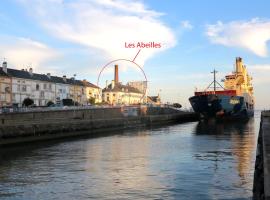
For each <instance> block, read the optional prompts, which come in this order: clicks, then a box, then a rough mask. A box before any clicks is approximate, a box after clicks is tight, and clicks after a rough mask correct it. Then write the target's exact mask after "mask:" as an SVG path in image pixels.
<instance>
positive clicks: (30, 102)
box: [23, 97, 34, 107]
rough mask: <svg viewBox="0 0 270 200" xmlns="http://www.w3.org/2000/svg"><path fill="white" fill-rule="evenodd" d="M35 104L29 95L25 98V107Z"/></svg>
mask: <svg viewBox="0 0 270 200" xmlns="http://www.w3.org/2000/svg"><path fill="white" fill-rule="evenodd" d="M33 104H34V101H33V99H30V98H29V97H27V98H25V99H24V100H23V106H25V107H29V106H31V105H33Z"/></svg>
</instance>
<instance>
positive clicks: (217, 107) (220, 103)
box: [189, 94, 254, 120]
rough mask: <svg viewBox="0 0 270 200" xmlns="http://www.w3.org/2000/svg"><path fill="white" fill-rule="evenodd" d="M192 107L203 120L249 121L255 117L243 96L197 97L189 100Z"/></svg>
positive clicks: (214, 95) (215, 95) (209, 95)
mask: <svg viewBox="0 0 270 200" xmlns="http://www.w3.org/2000/svg"><path fill="white" fill-rule="evenodd" d="M189 101H190V103H191V106H192V108H193V110H194V111H195V112H196V113H199V114H200V116H201V118H204V119H209V118H215V119H218V120H248V119H249V118H250V117H252V116H253V115H254V110H253V109H251V108H249V106H248V105H249V104H248V103H247V102H246V100H245V98H244V97H243V96H228V95H217V94H208V95H196V96H193V97H190V98H189Z"/></svg>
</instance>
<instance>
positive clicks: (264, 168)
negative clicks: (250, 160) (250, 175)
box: [253, 111, 270, 200]
mask: <svg viewBox="0 0 270 200" xmlns="http://www.w3.org/2000/svg"><path fill="white" fill-rule="evenodd" d="M253 199H254V200H270V111H264V112H262V114H261V122H260V131H259V136H258V144H257V152H256V162H255V171H254V182H253Z"/></svg>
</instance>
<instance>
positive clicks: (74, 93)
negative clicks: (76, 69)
mask: <svg viewBox="0 0 270 200" xmlns="http://www.w3.org/2000/svg"><path fill="white" fill-rule="evenodd" d="M75 78H76V74H73V85H74V86H73V87H74V92H73V95H74V101H73V106H74V109H75V100H76V90H75V89H76V88H75Z"/></svg>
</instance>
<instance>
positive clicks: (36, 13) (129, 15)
mask: <svg viewBox="0 0 270 200" xmlns="http://www.w3.org/2000/svg"><path fill="white" fill-rule="evenodd" d="M19 2H20V3H22V5H24V6H25V9H26V11H27V12H28V13H29V15H30V16H31V17H33V18H35V19H36V20H37V21H38V23H39V24H40V25H41V26H42V27H43V28H45V29H46V30H47V31H48V33H50V34H51V35H53V36H55V37H57V38H59V39H61V40H65V41H68V42H71V43H74V44H79V45H82V46H84V47H87V48H91V49H93V48H94V49H98V50H102V52H103V54H104V56H105V57H107V58H108V59H118V58H127V59H133V58H134V56H135V55H136V53H137V51H138V50H137V49H126V48H125V46H124V45H125V42H131V43H132V42H140V41H142V42H157V43H161V44H162V48H161V49H143V50H142V52H141V53H140V55H139V57H138V61H140V62H141V64H143V63H144V61H145V60H147V59H149V58H150V57H152V56H153V55H154V54H156V53H158V52H160V51H163V50H165V49H168V48H171V47H173V46H174V45H175V44H176V39H175V36H174V33H173V32H172V30H171V29H170V28H168V27H167V26H165V25H164V24H163V23H162V22H161V21H160V19H159V17H160V16H161V15H162V14H163V13H158V12H156V11H153V10H150V9H148V8H146V7H145V5H144V4H143V3H141V2H139V1H131V0H115V1H112V0H91V1H90V0H89V1H86V0H78V1H64V0H49V1H43V0H19ZM29 5H31V6H29ZM28 9H29V10H28ZM30 9H31V12H30ZM93 59H94V58H93ZM136 61H137V60H136Z"/></svg>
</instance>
